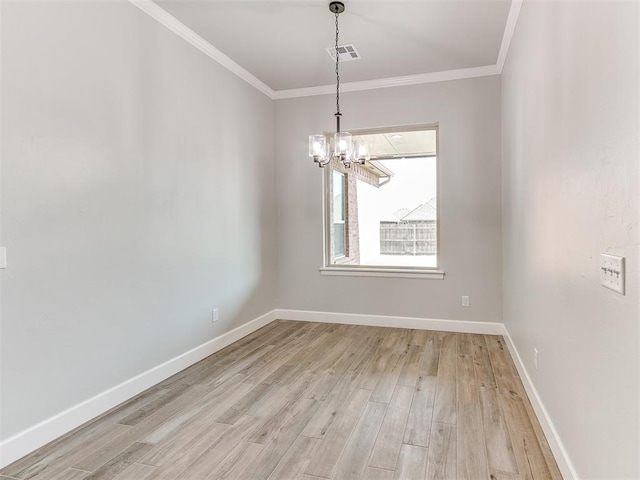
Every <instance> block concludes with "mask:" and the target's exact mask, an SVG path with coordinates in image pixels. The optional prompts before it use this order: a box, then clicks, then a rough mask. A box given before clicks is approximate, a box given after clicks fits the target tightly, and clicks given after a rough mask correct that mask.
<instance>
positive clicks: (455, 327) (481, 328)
mask: <svg viewBox="0 0 640 480" xmlns="http://www.w3.org/2000/svg"><path fill="white" fill-rule="evenodd" d="M275 313H276V318H278V319H280V320H298V321H301V322H323V323H344V324H347V325H369V326H372V327H395V328H413V329H416V330H440V331H442V332H462V333H480V334H484V335H502V333H503V332H504V325H503V324H502V323H497V322H472V321H465V320H439V319H434V318H416V317H393V316H389V315H362V314H359V313H332V312H313V311H308V310H286V309H280V308H279V309H276V310H275Z"/></svg>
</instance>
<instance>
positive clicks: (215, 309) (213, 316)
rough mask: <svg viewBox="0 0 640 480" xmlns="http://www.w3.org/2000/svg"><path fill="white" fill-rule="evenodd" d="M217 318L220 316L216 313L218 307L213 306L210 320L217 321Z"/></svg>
mask: <svg viewBox="0 0 640 480" xmlns="http://www.w3.org/2000/svg"><path fill="white" fill-rule="evenodd" d="M218 318H220V317H219V314H218V309H217V308H214V309H213V310H212V311H211V322H217V321H218Z"/></svg>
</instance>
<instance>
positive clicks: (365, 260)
mask: <svg viewBox="0 0 640 480" xmlns="http://www.w3.org/2000/svg"><path fill="white" fill-rule="evenodd" d="M352 133H353V136H354V141H355V140H359V141H363V142H366V143H367V144H368V146H369V152H370V154H371V160H369V161H368V162H367V163H366V164H365V165H353V166H352V167H351V168H348V169H346V168H344V167H343V166H342V165H341V164H340V163H338V162H335V161H332V162H331V163H330V165H329V168H326V169H325V175H326V176H325V186H326V188H325V202H326V208H325V212H327V217H326V218H325V236H326V238H327V241H326V242H325V244H326V246H327V247H326V249H325V269H326V270H332V269H336V268H335V267H340V269H339V270H345V269H346V268H350V269H353V271H354V272H357V271H361V272H362V271H371V270H376V271H381V272H384V271H398V270H402V271H404V270H407V271H412V272H420V271H435V270H437V268H438V266H439V261H438V260H439V259H438V253H439V245H438V225H439V224H438V221H439V218H438V195H437V193H438V185H437V178H438V176H437V171H438V168H437V167H438V157H437V139H438V130H437V126H428V127H413V128H398V129H385V130H374V131H373V130H372V131H362V132H352ZM440 278H441V277H440Z"/></svg>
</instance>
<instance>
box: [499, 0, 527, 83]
mask: <svg viewBox="0 0 640 480" xmlns="http://www.w3.org/2000/svg"><path fill="white" fill-rule="evenodd" d="M523 1H524V0H511V7H510V8H509V15H508V16H507V23H506V24H505V26H504V33H503V35H502V43H501V44H500V52H499V53H498V60H497V61H496V68H497V70H498V73H502V69H503V68H504V62H505V61H506V60H507V55H508V54H509V47H510V46H511V39H512V38H513V33H514V32H515V30H516V24H517V23H518V16H519V15H520V9H521V8H522V2H523Z"/></svg>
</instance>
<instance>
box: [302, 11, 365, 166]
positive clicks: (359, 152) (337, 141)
mask: <svg viewBox="0 0 640 480" xmlns="http://www.w3.org/2000/svg"><path fill="white" fill-rule="evenodd" d="M329 10H330V11H331V13H333V14H334V15H335V17H336V45H335V56H336V113H335V117H336V133H335V135H334V136H333V151H332V152H330V151H329V150H330V149H331V142H329V143H328V142H327V137H326V135H324V134H322V133H320V134H316V135H309V156H310V157H311V158H312V159H313V161H314V162H315V163H317V164H318V166H319V167H320V168H322V167H324V166H325V165H327V164H329V162H331V160H332V159H335V160H336V161H339V162H341V163H342V165H344V167H345V168H351V165H352V164H353V163H358V164H360V165H364V164H365V162H366V161H367V160H369V152H368V147H367V145H366V143H365V142H363V141H356V142H354V140H353V136H352V135H351V134H350V133H349V132H342V131H340V117H342V114H341V113H340V51H339V49H338V46H339V45H338V40H339V35H340V29H339V26H338V17H339V15H340V14H341V13H342V12H344V3H342V2H331V3H330V4H329Z"/></svg>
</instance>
